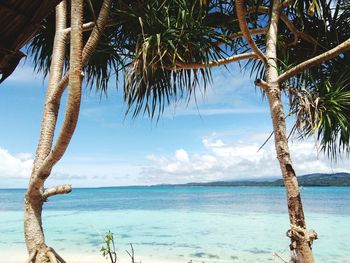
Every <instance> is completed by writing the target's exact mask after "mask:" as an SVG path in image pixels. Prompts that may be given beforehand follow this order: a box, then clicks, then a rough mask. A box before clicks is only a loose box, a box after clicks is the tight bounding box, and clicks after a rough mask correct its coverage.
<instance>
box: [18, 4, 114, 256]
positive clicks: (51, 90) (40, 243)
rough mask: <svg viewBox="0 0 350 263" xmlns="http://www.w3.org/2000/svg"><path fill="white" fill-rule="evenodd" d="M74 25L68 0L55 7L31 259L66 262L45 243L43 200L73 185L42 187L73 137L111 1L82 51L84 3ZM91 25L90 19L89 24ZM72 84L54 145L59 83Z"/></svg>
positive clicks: (34, 180)
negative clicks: (87, 68) (86, 71)
mask: <svg viewBox="0 0 350 263" xmlns="http://www.w3.org/2000/svg"><path fill="white" fill-rule="evenodd" d="M71 4H72V6H71V28H69V29H67V28H66V2H65V0H63V1H62V2H61V4H59V5H58V6H57V8H56V34H55V39H54V47H53V54H52V61H51V68H50V77H49V84H48V91H47V95H46V101H45V107H44V113H43V119H42V123H41V131H40V139H39V144H38V148H37V151H36V156H35V160H34V166H33V171H32V175H31V178H30V182H29V186H28V191H27V193H26V196H25V215H24V232H25V240H26V244H27V250H28V253H29V260H28V262H35V263H48V262H51V263H52V262H61V263H65V261H64V260H63V258H62V257H61V256H60V255H59V254H58V253H57V252H56V251H55V250H54V249H52V248H50V247H48V246H47V245H46V244H45V237H44V231H43V228H42V218H41V214H42V209H43V203H44V202H45V201H46V199H47V198H48V197H50V196H52V195H56V194H65V193H69V192H70V191H71V186H70V185H61V186H57V187H53V188H50V189H46V190H45V189H44V183H45V180H46V179H47V177H48V176H49V175H50V173H51V170H52V168H53V166H54V165H55V164H56V163H57V162H58V161H59V160H60V158H61V157H62V156H63V154H64V152H65V151H66V149H67V147H68V144H69V142H70V140H71V138H72V136H73V133H74V130H75V127H76V124H77V121H78V116H79V109H80V100H81V82H82V74H81V73H82V65H83V64H85V63H86V62H87V61H88V59H89V56H90V55H91V54H92V52H93V51H94V49H95V47H96V45H97V42H98V40H99V39H100V37H101V35H102V31H103V29H104V27H105V26H106V23H107V21H108V16H109V11H110V5H111V0H104V1H103V4H102V7H101V11H100V14H99V17H98V19H97V21H96V24H95V23H93V25H94V27H93V30H92V33H91V35H90V37H89V40H88V42H87V44H86V45H85V47H84V50H83V48H82V47H83V41H82V31H83V30H84V27H83V23H82V16H83V1H82V0H73V1H71ZM89 24H91V23H89ZM68 34H70V40H71V50H70V63H69V64H70V72H69V75H68V74H67V75H66V76H65V77H62V71H63V63H64V57H65V45H66V41H67V36H68ZM62 82H65V85H67V84H68V82H69V90H68V98H67V107H66V115H65V119H64V122H63V125H62V128H61V131H60V133H59V135H58V138H57V142H56V143H55V145H54V147H53V138H54V133H55V130H56V124H57V116H58V110H59V106H60V103H61V102H60V101H61V96H62V93H63V90H64V88H62V86H61V85H60V84H59V83H62Z"/></svg>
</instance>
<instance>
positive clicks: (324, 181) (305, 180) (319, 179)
mask: <svg viewBox="0 0 350 263" xmlns="http://www.w3.org/2000/svg"><path fill="white" fill-rule="evenodd" d="M298 182H299V186H350V173H334V174H321V173H314V174H306V175H302V176H298ZM157 186H175V187H177V186H179V187H187V186H189V187H193V186H198V187H200V186H212V187H220V186H284V185H283V180H282V179H276V180H272V181H271V180H270V181H269V180H258V179H257V180H239V181H238V180H237V181H216V182H206V183H187V184H172V185H157Z"/></svg>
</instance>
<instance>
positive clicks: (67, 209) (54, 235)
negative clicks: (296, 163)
mask: <svg viewBox="0 0 350 263" xmlns="http://www.w3.org/2000/svg"><path fill="white" fill-rule="evenodd" d="M23 195H24V190H0V215H1V216H0V233H1V239H0V259H2V260H4V259H3V257H1V254H2V253H3V254H5V253H4V252H5V251H8V250H9V249H11V250H20V251H24V249H25V245H24V242H23V230H22V225H23V223H22V218H23V212H22V206H23V205H22V200H23ZM302 198H303V202H304V207H305V212H306V218H307V223H308V227H309V228H313V229H316V230H317V232H318V234H319V240H317V241H315V244H314V253H315V257H316V259H317V261H318V262H327V263H328V262H329V263H332V262H334V263H335V262H336V263H345V262H350V246H349V244H350V227H349V223H350V188H345V187H338V188H335V187H328V188H317V187H307V188H303V190H302ZM286 211H287V208H286V203H285V193H284V188H280V187H218V188H214V187H213V188H211V187H198V188H196V187H193V188H175V187H151V188H150V187H125V188H102V189H75V190H73V192H72V193H71V194H69V195H65V196H57V197H53V198H51V199H50V201H49V202H48V203H46V204H45V208H44V219H43V220H44V227H45V229H46V232H45V233H46V238H47V241H48V243H49V244H50V245H51V246H53V247H54V248H56V249H57V250H59V251H61V253H62V254H64V253H68V254H69V253H85V254H94V255H98V254H99V248H100V247H101V245H102V235H103V233H104V232H106V231H107V230H111V231H112V232H114V233H115V236H116V243H117V247H118V251H119V252H120V253H121V254H122V253H124V251H125V249H128V244H129V243H132V244H133V246H134V248H135V251H136V254H137V255H138V256H139V257H140V258H141V259H142V257H145V258H154V259H157V260H162V259H163V260H174V261H175V260H176V261H178V262H184V263H186V262H188V261H189V260H191V259H192V261H193V262H203V261H204V262H280V261H278V260H277V258H276V257H274V256H273V255H272V253H273V252H277V253H278V254H279V255H281V256H282V257H285V258H286V259H287V258H288V255H289V252H288V244H289V243H288V239H287V238H286V237H285V232H286V230H287V229H288V227H289V223H288V216H287V213H286ZM2 260H0V261H1V262H6V261H2Z"/></svg>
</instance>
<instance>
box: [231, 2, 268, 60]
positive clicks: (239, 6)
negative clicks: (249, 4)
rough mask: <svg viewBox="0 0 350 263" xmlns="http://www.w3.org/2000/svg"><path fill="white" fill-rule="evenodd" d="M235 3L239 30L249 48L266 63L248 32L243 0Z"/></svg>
mask: <svg viewBox="0 0 350 263" xmlns="http://www.w3.org/2000/svg"><path fill="white" fill-rule="evenodd" d="M235 5H236V13H237V18H238V22H239V27H240V28H241V31H242V34H243V36H244V38H245V39H246V41H247V43H248V45H249V46H250V48H251V49H252V50H253V51H254V52H255V53H256V54H257V56H258V57H259V58H260V59H261V60H262V61H263V62H264V63H266V61H267V59H266V57H265V55H264V54H263V53H262V52H261V50H260V49H259V47H258V46H257V45H256V43H255V41H254V40H253V38H252V35H251V34H250V32H249V27H248V24H247V20H246V11H245V6H244V0H236V1H235Z"/></svg>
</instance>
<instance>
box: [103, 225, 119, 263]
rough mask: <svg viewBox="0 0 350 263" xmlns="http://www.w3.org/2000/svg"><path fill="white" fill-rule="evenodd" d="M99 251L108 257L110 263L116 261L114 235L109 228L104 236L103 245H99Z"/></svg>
mask: <svg viewBox="0 0 350 263" xmlns="http://www.w3.org/2000/svg"><path fill="white" fill-rule="evenodd" d="M100 252H101V254H102V256H104V257H106V258H107V259H108V258H109V259H110V260H111V263H116V262H117V260H118V258H117V252H116V250H115V244H114V236H113V233H112V232H111V231H110V230H109V231H108V232H107V233H106V234H105V236H104V245H103V246H102V247H101V249H100Z"/></svg>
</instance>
